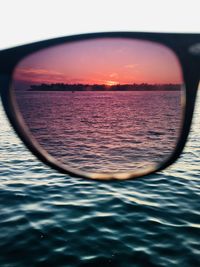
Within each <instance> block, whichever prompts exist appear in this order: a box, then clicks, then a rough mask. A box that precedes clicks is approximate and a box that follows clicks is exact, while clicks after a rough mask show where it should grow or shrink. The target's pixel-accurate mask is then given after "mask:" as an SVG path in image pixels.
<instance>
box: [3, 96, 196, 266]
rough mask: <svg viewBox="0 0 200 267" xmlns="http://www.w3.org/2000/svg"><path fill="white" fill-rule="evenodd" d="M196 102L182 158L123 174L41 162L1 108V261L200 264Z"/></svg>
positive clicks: (19, 263) (9, 263)
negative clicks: (72, 172)
mask: <svg viewBox="0 0 200 267" xmlns="http://www.w3.org/2000/svg"><path fill="white" fill-rule="evenodd" d="M196 107H197V109H196V116H195V121H194V124H193V128H192V131H191V135H190V138H189V142H188V143H187V147H186V149H185V151H184V153H183V155H182V156H181V158H180V159H179V161H178V162H177V163H175V164H174V165H173V166H172V167H170V168H168V169H166V170H165V171H163V172H160V173H156V174H154V175H151V176H148V177H144V178H139V179H136V180H129V181H123V182H97V181H89V180H84V179H82V178H72V177H69V176H66V175H62V174H59V173H57V172H56V171H54V170H52V169H50V168H48V167H46V166H44V165H43V164H42V163H40V162H39V161H38V160H37V159H35V158H34V156H32V155H31V154H30V153H29V152H28V151H27V149H26V148H25V147H24V146H23V145H22V143H21V142H20V140H19V139H18V138H17V137H16V135H15V134H14V132H13V130H12V129H11V127H10V126H9V125H8V122H7V120H6V118H5V115H4V113H3V111H2V108H1V110H0V121H1V129H0V266H1V267H31V266H34V267H39V266H40V267H51V266H55V267H57V266H58V267H61V266H67V267H68V266H69V267H71V266H73V267H75V266H77V267H79V266H81V267H84V266H88V267H89V266H100V267H101V266H102V267H106V266H112V267H118V266H121V267H141V266H142V267H143V266H145V267H146V266H147V267H151V266H162V267H172V266H174V267H177V266H181V267H198V266H200V123H199V122H200V99H199V100H198V103H197V106H196Z"/></svg>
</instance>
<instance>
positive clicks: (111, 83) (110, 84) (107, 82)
mask: <svg viewBox="0 0 200 267" xmlns="http://www.w3.org/2000/svg"><path fill="white" fill-rule="evenodd" d="M105 84H106V85H107V86H113V85H116V84H118V83H117V82H115V81H106V82H105Z"/></svg>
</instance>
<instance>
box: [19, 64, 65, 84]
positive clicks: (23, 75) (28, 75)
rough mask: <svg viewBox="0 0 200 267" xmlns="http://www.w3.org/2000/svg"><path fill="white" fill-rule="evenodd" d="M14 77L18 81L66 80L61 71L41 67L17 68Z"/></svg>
mask: <svg viewBox="0 0 200 267" xmlns="http://www.w3.org/2000/svg"><path fill="white" fill-rule="evenodd" d="M14 77H15V79H16V80H19V81H26V82H36V83H38V82H39V83H50V82H55V81H56V82H62V81H63V80H66V75H64V74H63V73H61V72H58V71H54V70H48V69H41V68H40V69H39V68H36V69H35V68H18V69H17V70H16V72H15V75H14Z"/></svg>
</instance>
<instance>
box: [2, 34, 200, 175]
mask: <svg viewBox="0 0 200 267" xmlns="http://www.w3.org/2000/svg"><path fill="white" fill-rule="evenodd" d="M98 38H132V39H139V40H146V41H152V42H155V43H160V44H163V45H164V46H166V47H168V48H169V49H171V50H172V51H173V52H174V53H175V54H176V56H177V58H178V60H179V62H180V65H181V67H182V74H183V80H184V86H185V108H184V114H183V118H184V119H183V122H182V130H181V133H180V137H179V140H178V142H177V145H176V147H175V149H174V151H173V153H172V155H171V156H170V158H168V159H167V160H166V161H165V162H163V163H161V164H160V165H159V166H157V168H155V169H151V170H148V171H144V172H138V173H137V172H136V173H135V172H134V173H131V174H126V175H125V174H122V175H119V174H116V175H115V174H108V175H107V174H105V175H104V174H102V175H100V174H99V175H98V174H96V175H94V174H90V173H85V174H83V173H80V172H77V171H74V170H71V169H70V168H66V166H65V165H63V164H61V163H59V162H57V160H55V159H54V158H53V157H51V156H50V155H49V154H47V152H45V151H44V150H43V149H42V148H41V147H40V146H38V144H37V142H35V141H34V140H33V139H32V138H31V137H30V133H29V131H28V129H27V128H26V126H25V125H24V123H23V121H22V120H21V116H20V114H19V111H18V108H17V105H16V102H15V99H14V96H13V90H12V77H13V72H14V69H15V67H16V65H17V64H18V63H19V62H20V61H21V60H22V59H23V58H24V57H26V56H28V55H30V54H32V53H34V52H37V51H38V50H41V49H44V48H47V47H51V46H54V45H60V44H63V43H70V42H74V41H81V40H89V39H98ZM199 80H200V34H195V33H194V34H189V33H186V34H183V33H140V32H104V33H90V34H81V35H74V36H67V37H61V38H56V39H50V40H45V41H40V42H36V43H32V44H27V45H22V46H19V47H14V48H10V49H5V50H2V51H0V94H1V99H2V103H3V107H4V109H5V112H6V114H7V117H8V119H9V121H10V123H11V125H12V126H13V128H14V130H15V131H16V133H17V134H18V136H19V137H20V139H21V140H22V141H23V142H24V144H25V145H26V146H27V148H28V149H29V150H30V151H31V152H32V153H33V154H34V155H35V156H36V157H37V158H38V159H40V160H41V161H42V162H44V163H45V164H47V165H49V166H50V167H52V168H54V169H56V170H58V171H59V172H61V173H64V174H68V175H71V176H74V177H84V178H90V179H97V180H101V179H102V180H113V179H120V180H123V179H130V178H137V177H141V176H145V175H148V174H151V173H154V172H156V171H161V170H163V169H165V168H166V167H168V166H169V165H171V164H172V163H174V162H175V161H176V160H177V159H178V157H179V156H180V154H181V152H182V150H183V148H184V146H185V143H186V141H187V137H188V134H189V131H190V126H191V122H192V117H193V111H194V105H195V99H196V94H197V89H198V84H199Z"/></svg>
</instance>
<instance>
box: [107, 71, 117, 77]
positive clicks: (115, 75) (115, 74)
mask: <svg viewBox="0 0 200 267" xmlns="http://www.w3.org/2000/svg"><path fill="white" fill-rule="evenodd" d="M109 77H110V78H116V77H118V74H117V73H116V72H113V73H111V74H110V75H109Z"/></svg>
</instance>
